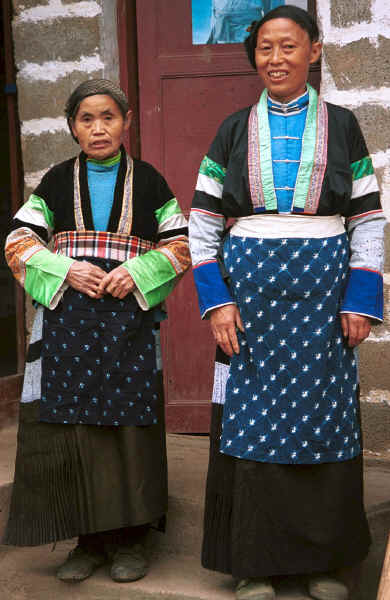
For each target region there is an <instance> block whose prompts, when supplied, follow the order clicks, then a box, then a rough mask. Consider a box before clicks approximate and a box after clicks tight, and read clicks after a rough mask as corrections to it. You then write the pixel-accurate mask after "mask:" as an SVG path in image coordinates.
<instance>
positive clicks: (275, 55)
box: [270, 46, 282, 63]
mask: <svg viewBox="0 0 390 600" xmlns="http://www.w3.org/2000/svg"><path fill="white" fill-rule="evenodd" d="M281 58H282V51H281V49H280V48H278V47H277V46H275V47H274V48H272V52H271V56H270V62H272V63H278V62H280V60H281Z"/></svg>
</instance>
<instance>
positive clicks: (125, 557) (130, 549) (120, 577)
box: [110, 544, 149, 583]
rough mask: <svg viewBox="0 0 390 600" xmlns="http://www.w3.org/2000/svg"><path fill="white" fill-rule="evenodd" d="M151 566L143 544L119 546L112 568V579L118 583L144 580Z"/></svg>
mask: <svg viewBox="0 0 390 600" xmlns="http://www.w3.org/2000/svg"><path fill="white" fill-rule="evenodd" d="M148 568H149V564H148V561H147V559H146V556H145V550H144V548H143V546H141V544H133V545H131V546H119V548H118V549H117V551H116V552H115V554H114V558H113V560H112V566H111V571H110V575H111V579H113V580H114V581H117V582H118V583H124V582H126V581H136V580H137V579H142V577H145V575H146V573H147V572H148Z"/></svg>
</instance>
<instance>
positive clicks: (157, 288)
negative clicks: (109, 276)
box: [122, 250, 178, 308]
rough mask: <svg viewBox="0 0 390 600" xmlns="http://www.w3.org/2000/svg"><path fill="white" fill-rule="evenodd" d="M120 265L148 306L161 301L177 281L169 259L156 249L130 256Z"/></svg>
mask: <svg viewBox="0 0 390 600" xmlns="http://www.w3.org/2000/svg"><path fill="white" fill-rule="evenodd" d="M122 267H125V269H127V271H128V272H129V273H130V275H131V276H132V278H133V279H134V282H135V284H136V286H137V288H138V290H139V291H140V292H141V294H142V296H143V297H144V299H145V302H146V305H147V307H148V308H153V307H154V306H157V305H158V304H160V303H161V302H163V300H165V298H166V297H167V296H168V295H169V294H170V293H171V291H172V290H173V288H174V287H175V285H176V283H177V281H178V276H177V273H176V271H175V269H174V268H173V266H172V264H171V263H170V261H169V259H168V258H167V257H166V256H165V255H164V254H162V253H161V252H158V251H157V250H150V251H149V252H146V254H143V255H142V256H136V257H134V258H130V259H129V260H127V261H126V262H124V263H122Z"/></svg>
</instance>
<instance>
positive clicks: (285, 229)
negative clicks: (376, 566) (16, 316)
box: [190, 6, 385, 600]
mask: <svg viewBox="0 0 390 600" xmlns="http://www.w3.org/2000/svg"><path fill="white" fill-rule="evenodd" d="M245 46H246V50H247V53H248V56H249V60H250V62H251V64H252V65H253V67H254V68H255V69H257V72H258V74H259V76H260V78H261V80H262V82H263V83H264V85H265V87H266V89H265V90H264V92H263V93H262V95H261V97H260V99H259V101H258V103H257V104H255V105H254V106H252V107H250V108H245V109H243V110H241V111H239V112H237V113H235V114H233V115H231V116H230V117H228V118H227V119H226V120H225V121H224V123H223V124H222V126H221V127H220V129H219V131H218V134H217V136H216V138H215V140H214V141H213V143H212V145H211V147H210V150H209V152H208V154H207V156H205V158H204V159H203V161H202V164H201V167H200V172H199V177H198V182H197V187H196V193H195V197H194V202H193V208H192V212H191V218H190V247H191V253H192V259H193V263H194V276H195V281H196V284H197V290H198V294H199V303H200V310H201V314H202V317H207V318H209V320H210V325H211V328H212V331H213V334H214V336H215V339H216V342H217V344H218V350H217V357H216V364H215V382H214V392H213V405H212V406H213V409H212V425H211V451H210V464H209V472H208V482H207V495H206V512H205V531H204V542H203V557H202V560H203V565H204V566H205V567H207V568H209V569H214V570H217V571H221V572H224V573H231V574H232V575H233V576H234V577H235V578H236V579H237V580H238V585H237V591H236V595H237V598H239V599H240V600H244V599H249V598H251V600H272V599H273V598H275V591H274V588H273V584H272V580H271V579H269V577H271V576H275V575H279V576H282V575H289V574H305V575H307V576H308V588H309V592H310V594H311V596H312V597H313V598H317V599H318V600H343V599H345V598H347V596H348V590H347V589H346V587H345V586H344V585H343V584H342V583H340V582H338V581H336V580H335V579H334V578H333V577H331V576H330V572H331V571H333V570H335V569H338V568H340V567H344V566H346V565H353V564H354V563H357V562H358V561H361V560H362V559H363V558H364V557H365V556H366V554H367V551H368V547H369V543H370V536H369V531H368V527H367V519H366V516H365V512H364V507H363V498H362V446H361V432H360V423H359V404H358V375H357V364H356V355H355V352H354V347H355V346H357V345H358V344H359V343H360V342H361V341H362V340H364V338H366V337H367V336H368V334H369V332H370V328H371V324H372V323H375V322H380V321H381V319H382V304H383V299H382V287H383V286H382V274H381V273H382V266H383V265H382V257H383V239H382V238H383V227H384V224H385V219H384V217H383V213H382V210H381V206H380V202H379V193H378V185H377V181H376V178H375V175H374V171H373V167H372V162H371V159H370V157H369V156H368V152H367V147H366V144H365V142H364V139H363V136H362V133H361V131H360V128H359V125H358V123H357V121H356V118H355V117H354V115H353V114H352V113H351V112H350V111H349V110H346V109H345V108H342V107H339V106H335V105H332V104H329V103H327V102H324V101H323V100H322V99H321V97H318V95H317V93H316V92H315V90H314V89H313V88H312V87H311V86H310V85H309V84H308V83H307V78H308V72H309V67H310V64H312V63H315V62H316V61H317V60H318V59H319V57H320V54H321V44H320V42H319V32H318V28H317V26H316V24H315V22H314V21H313V19H312V18H311V16H309V14H308V13H307V12H305V11H303V10H301V9H299V8H296V7H294V6H283V7H279V8H276V9H275V10H273V11H271V12H269V13H268V14H267V15H266V16H265V17H264V18H263V19H262V20H261V21H260V22H257V23H255V24H254V25H253V26H252V30H251V33H250V35H249V37H248V38H247V40H246V42H245ZM229 217H235V218H236V219H237V220H236V222H235V224H234V225H233V227H232V228H231V229H230V231H228V232H227V233H226V234H225V232H224V227H225V222H226V219H227V218H229ZM344 219H345V220H344ZM220 249H221V252H219V250H220ZM219 263H220V264H219Z"/></svg>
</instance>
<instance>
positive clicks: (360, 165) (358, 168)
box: [351, 156, 374, 181]
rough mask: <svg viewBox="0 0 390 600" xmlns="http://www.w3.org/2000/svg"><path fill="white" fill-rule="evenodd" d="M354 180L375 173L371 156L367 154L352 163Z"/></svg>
mask: <svg viewBox="0 0 390 600" xmlns="http://www.w3.org/2000/svg"><path fill="white" fill-rule="evenodd" d="M351 171H352V180H353V181H356V179H361V178H362V177H367V175H373V174H374V166H373V164H372V159H371V156H365V157H364V158H362V159H361V160H357V161H356V162H353V163H352V164H351Z"/></svg>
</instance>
